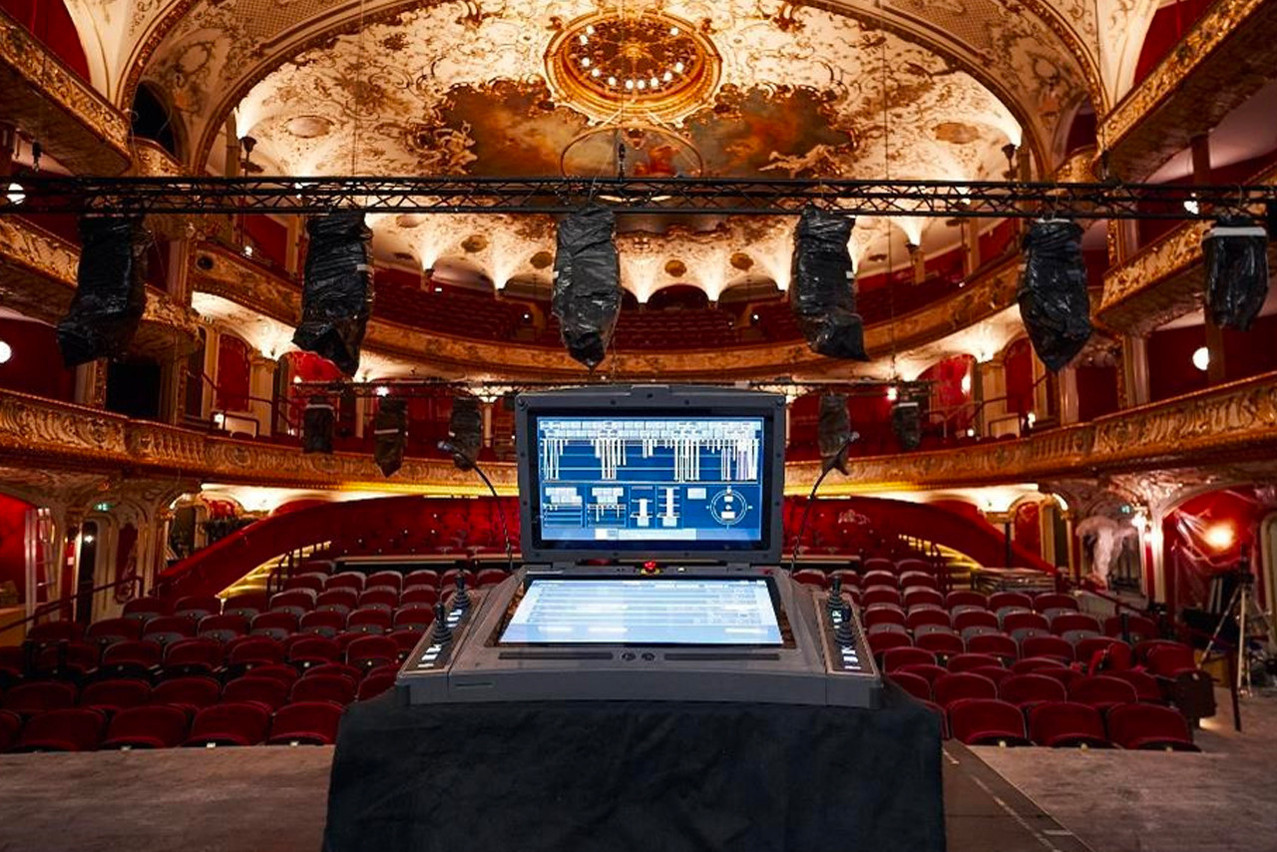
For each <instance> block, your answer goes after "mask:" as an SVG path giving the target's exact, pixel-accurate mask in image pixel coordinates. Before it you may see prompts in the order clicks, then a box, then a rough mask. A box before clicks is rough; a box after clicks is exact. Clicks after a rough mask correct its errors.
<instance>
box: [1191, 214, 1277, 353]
mask: <svg viewBox="0 0 1277 852" xmlns="http://www.w3.org/2000/svg"><path fill="white" fill-rule="evenodd" d="M1202 255H1203V257H1204V259H1205V261H1206V310H1207V313H1208V315H1209V316H1210V318H1211V320H1212V321H1213V322H1214V323H1215V325H1217V326H1219V327H1220V328H1234V329H1237V330H1238V331H1247V330H1248V329H1249V328H1250V326H1251V323H1253V322H1254V321H1255V317H1257V316H1259V311H1260V309H1261V308H1263V306H1264V300H1265V299H1266V298H1267V297H1268V233H1267V231H1265V230H1264V229H1263V228H1262V227H1260V226H1259V225H1258V224H1257V223H1256V222H1255V220H1253V219H1251V218H1249V217H1245V216H1232V217H1228V218H1223V219H1220V220H1218V221H1217V222H1215V224H1214V225H1213V226H1212V227H1211V228H1210V230H1208V231H1207V232H1206V235H1205V236H1204V237H1203V238H1202Z"/></svg>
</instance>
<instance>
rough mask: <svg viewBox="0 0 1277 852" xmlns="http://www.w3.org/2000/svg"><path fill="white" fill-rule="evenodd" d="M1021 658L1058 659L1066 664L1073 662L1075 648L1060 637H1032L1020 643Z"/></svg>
mask: <svg viewBox="0 0 1277 852" xmlns="http://www.w3.org/2000/svg"><path fill="white" fill-rule="evenodd" d="M1020 656H1021V657H1022V658H1023V657H1057V658H1059V659H1061V660H1065V661H1066V662H1071V661H1072V660H1073V646H1072V645H1070V644H1069V643H1068V642H1065V641H1064V640H1063V639H1061V638H1060V637H1059V636H1030V637H1028V638H1027V639H1025V640H1024V641H1023V642H1021V643H1020Z"/></svg>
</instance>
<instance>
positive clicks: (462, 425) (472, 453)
mask: <svg viewBox="0 0 1277 852" xmlns="http://www.w3.org/2000/svg"><path fill="white" fill-rule="evenodd" d="M448 436H449V444H450V448H451V450H452V460H453V462H454V463H455V464H456V465H457V467H459V468H461V469H462V470H469V469H470V468H472V467H474V463H475V460H476V459H478V458H479V450H480V449H482V448H483V413H482V412H480V411H479V401H478V400H477V399H475V398H474V397H472V396H458V397H455V398H453V400H452V414H451V415H449V417H448Z"/></svg>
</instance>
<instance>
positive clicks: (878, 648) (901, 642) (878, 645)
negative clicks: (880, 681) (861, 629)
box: [868, 628, 913, 657]
mask: <svg viewBox="0 0 1277 852" xmlns="http://www.w3.org/2000/svg"><path fill="white" fill-rule="evenodd" d="M901 629H903V628H901ZM868 642H869V651H870V653H872V654H873V655H874V656H875V657H877V656H878V655H879V654H882V653H883V652H885V651H888V650H890V649H892V648H907V647H910V646H911V645H913V640H912V639H910V638H909V634H908V633H897V632H895V631H888V630H884V631H882V632H880V633H870V634H869V638H868Z"/></svg>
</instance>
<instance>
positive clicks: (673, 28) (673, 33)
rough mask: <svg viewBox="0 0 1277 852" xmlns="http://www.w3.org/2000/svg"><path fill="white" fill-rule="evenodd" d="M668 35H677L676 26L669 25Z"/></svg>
mask: <svg viewBox="0 0 1277 852" xmlns="http://www.w3.org/2000/svg"><path fill="white" fill-rule="evenodd" d="M670 35H672V36H676V35H678V27H670Z"/></svg>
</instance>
